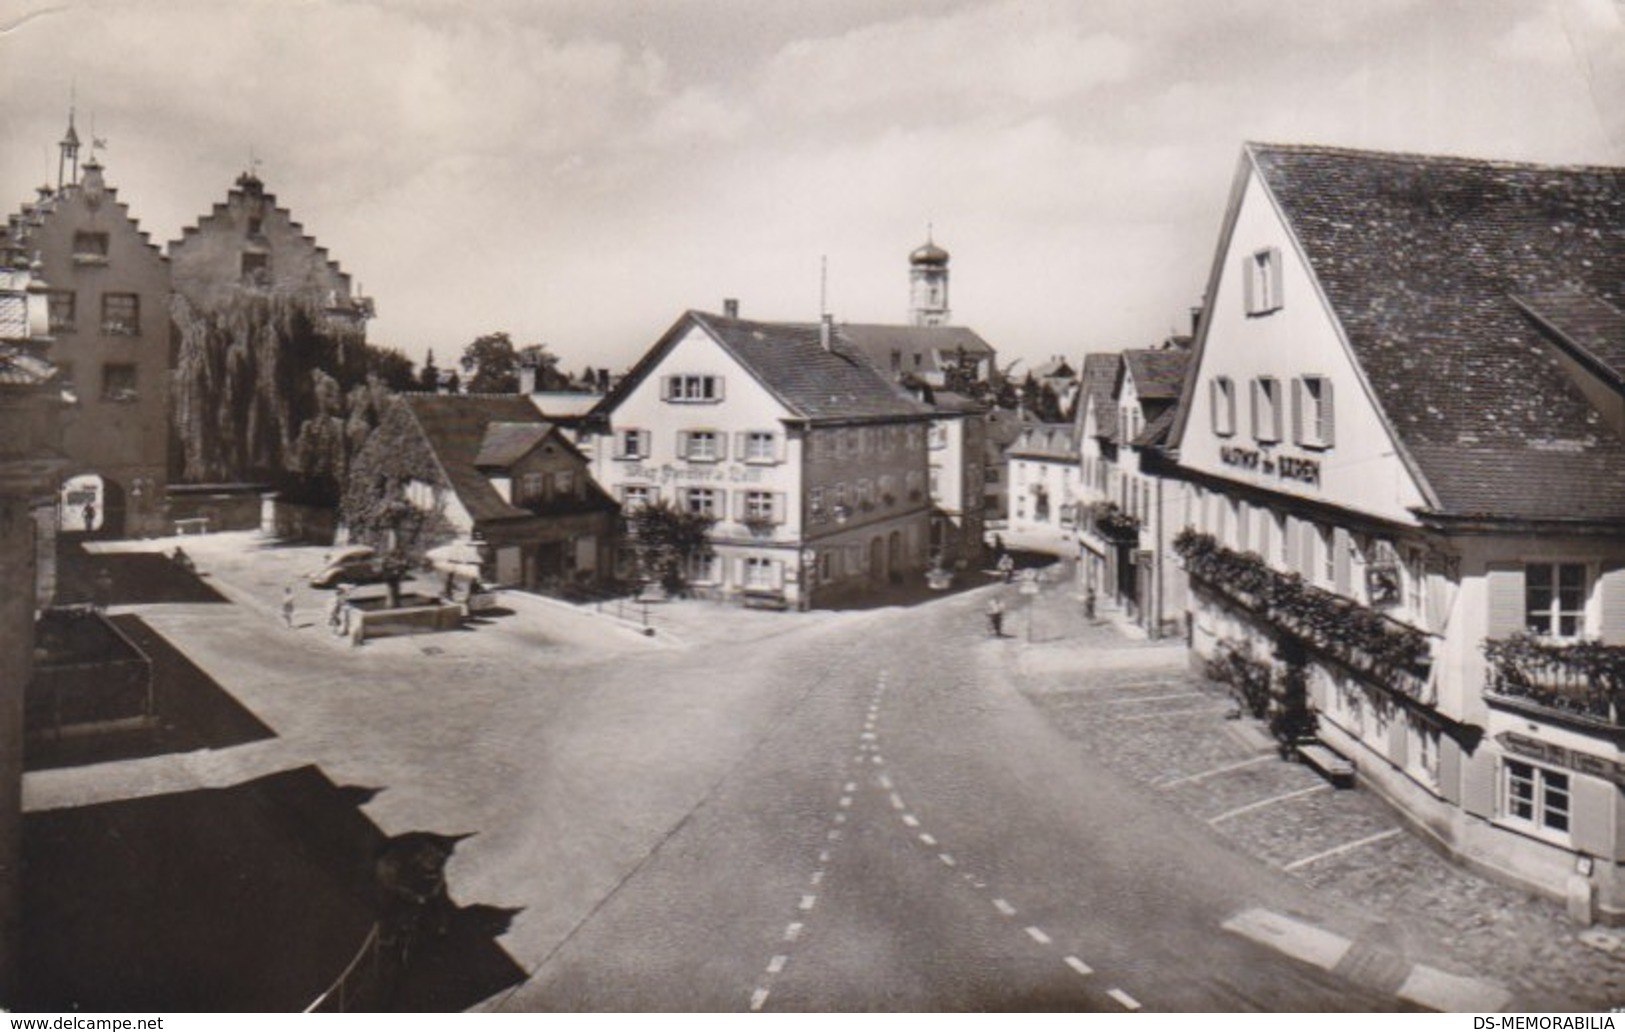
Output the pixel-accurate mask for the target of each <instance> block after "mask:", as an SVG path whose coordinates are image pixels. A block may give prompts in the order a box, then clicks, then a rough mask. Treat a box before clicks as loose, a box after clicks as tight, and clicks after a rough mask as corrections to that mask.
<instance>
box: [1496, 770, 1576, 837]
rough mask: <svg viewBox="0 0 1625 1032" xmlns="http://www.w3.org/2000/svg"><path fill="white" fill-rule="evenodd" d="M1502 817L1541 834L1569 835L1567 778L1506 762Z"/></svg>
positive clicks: (1557, 773)
mask: <svg viewBox="0 0 1625 1032" xmlns="http://www.w3.org/2000/svg"><path fill="white" fill-rule="evenodd" d="M1502 771H1503V775H1504V782H1503V786H1504V791H1505V808H1504V811H1503V816H1504V817H1506V818H1507V819H1508V820H1511V821H1516V822H1518V823H1520V824H1529V825H1532V826H1534V827H1535V828H1538V829H1540V830H1543V831H1555V832H1558V833H1560V834H1564V835H1566V834H1568V831H1569V776H1568V775H1567V774H1561V773H1559V772H1557V771H1555V770H1548V769H1546V768H1545V767H1537V766H1535V765H1534V764H1532V763H1524V762H1523V761H1522V760H1507V761H1505V763H1504V765H1503V767H1502Z"/></svg>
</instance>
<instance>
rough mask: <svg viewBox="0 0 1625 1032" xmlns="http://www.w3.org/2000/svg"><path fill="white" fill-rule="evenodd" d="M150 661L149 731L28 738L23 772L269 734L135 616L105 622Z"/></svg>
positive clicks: (209, 745)
mask: <svg viewBox="0 0 1625 1032" xmlns="http://www.w3.org/2000/svg"><path fill="white" fill-rule="evenodd" d="M109 619H110V620H111V621H112V623H113V624H114V625H115V626H117V627H118V629H119V630H120V631H122V632H123V633H124V634H125V636H126V637H128V638H129V639H130V640H131V641H132V642H134V643H135V645H136V646H137V647H138V648H140V649H141V651H142V652H144V653H145V654H146V655H147V657H148V658H149V659H151V661H152V685H153V709H154V711H155V712H156V713H157V717H158V720H157V723H156V724H154V725H153V726H152V727H147V728H139V729H132V730H123V731H102V732H97V733H94V734H85V735H79V736H74V737H64V738H60V739H50V738H34V739H32V740H30V741H29V742H28V745H27V748H26V749H25V750H24V755H23V763H24V767H25V769H27V770H49V769H52V768H56V767H75V766H79V765H82V764H86V763H103V762H107V761H109V760H129V759H135V758H138V757H143V756H161V755H163V754H165V753H175V752H191V751H192V750H194V749H223V748H226V747H227V746H232V745H241V744H243V743H244V742H253V741H258V740H260V739H263V738H272V737H274V733H273V732H272V731H271V729H270V728H269V727H266V726H265V725H264V724H263V723H261V722H260V721H259V720H258V719H257V718H256V717H255V716H254V715H253V714H252V713H250V712H249V711H248V710H247V709H244V708H243V707H242V706H241V705H240V704H239V703H238V702H237V700H236V699H234V698H232V697H231V695H230V694H229V693H228V692H226V690H225V689H223V688H221V687H220V686H219V685H218V684H216V683H215V681H214V679H213V678H211V677H210V676H209V675H208V674H206V673H204V672H203V671H202V670H199V669H198V668H197V666H196V665H195V664H193V663H192V661H191V660H189V659H187V658H186V657H185V656H184V655H182V654H181V653H180V652H179V651H178V650H176V649H175V647H174V646H172V645H170V644H169V642H168V641H166V640H164V637H163V636H162V635H160V634H159V633H158V632H156V631H154V630H153V629H152V628H151V627H148V626H147V624H146V623H145V622H144V621H143V620H142V619H141V618H140V617H138V616H133V615H130V614H122V615H119V616H113V617H109Z"/></svg>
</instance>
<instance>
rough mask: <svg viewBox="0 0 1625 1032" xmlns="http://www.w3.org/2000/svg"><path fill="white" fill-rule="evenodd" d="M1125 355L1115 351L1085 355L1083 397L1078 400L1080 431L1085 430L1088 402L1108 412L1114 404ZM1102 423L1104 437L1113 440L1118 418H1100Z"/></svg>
mask: <svg viewBox="0 0 1625 1032" xmlns="http://www.w3.org/2000/svg"><path fill="white" fill-rule="evenodd" d="M1122 362H1123V356H1122V355H1120V354H1118V353H1117V352H1115V351H1102V352H1096V353H1094V354H1092V355H1084V356H1083V376H1082V380H1081V382H1082V387H1081V389H1082V391H1083V394H1082V397H1081V398H1080V400H1079V401H1078V432H1079V433H1080V434H1081V433H1082V432H1083V416H1084V413H1085V412H1086V411H1087V410H1088V407H1089V406H1088V403H1089V402H1090V401H1093V402H1094V403H1095V411H1096V412H1106V411H1108V410H1110V409H1111V408H1112V407H1113V406H1112V391H1114V390H1115V389H1116V388H1117V370H1118V368H1119V367H1120V366H1121V365H1122ZM1097 421H1098V422H1100V423H1101V424H1102V426H1101V430H1102V431H1103V433H1102V434H1101V436H1102V437H1105V438H1106V439H1107V440H1113V439H1114V438H1113V436H1112V435H1113V434H1115V433H1116V432H1117V430H1116V428H1117V420H1116V419H1099V418H1098V417H1097Z"/></svg>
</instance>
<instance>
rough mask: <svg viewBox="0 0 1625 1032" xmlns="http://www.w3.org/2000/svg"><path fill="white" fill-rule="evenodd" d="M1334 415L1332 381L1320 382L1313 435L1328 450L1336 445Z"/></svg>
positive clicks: (1324, 380)
mask: <svg viewBox="0 0 1625 1032" xmlns="http://www.w3.org/2000/svg"><path fill="white" fill-rule="evenodd" d="M1335 416H1336V413H1334V412H1333V410H1332V381H1331V380H1330V379H1323V380H1321V381H1320V418H1319V419H1318V420H1317V421H1316V426H1315V433H1316V434H1317V435H1318V436H1319V437H1320V443H1321V445H1322V446H1323V447H1326V448H1330V447H1331V446H1332V445H1334V444H1336V443H1337V421H1336V418H1335Z"/></svg>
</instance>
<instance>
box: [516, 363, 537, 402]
mask: <svg viewBox="0 0 1625 1032" xmlns="http://www.w3.org/2000/svg"><path fill="white" fill-rule="evenodd" d="M519 393H520V394H526V395H529V394H535V393H536V363H534V362H521V363H519Z"/></svg>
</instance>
